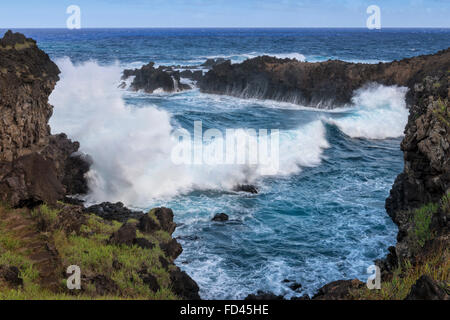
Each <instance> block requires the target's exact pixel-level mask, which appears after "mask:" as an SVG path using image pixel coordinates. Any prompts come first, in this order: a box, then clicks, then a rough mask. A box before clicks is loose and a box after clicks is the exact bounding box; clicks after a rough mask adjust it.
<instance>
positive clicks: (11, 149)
mask: <svg viewBox="0 0 450 320" xmlns="http://www.w3.org/2000/svg"><path fill="white" fill-rule="evenodd" d="M59 73H60V71H59V69H58V67H57V66H56V64H54V63H53V62H52V61H51V60H50V58H49V57H48V55H47V54H46V53H44V52H43V51H42V50H40V49H39V48H38V47H37V45H36V42H35V41H34V40H33V39H28V38H25V36H24V35H22V34H19V33H12V32H11V31H8V32H7V33H6V34H5V35H4V37H3V39H0V114H1V115H2V118H1V125H0V161H8V162H11V161H13V160H14V159H17V158H19V157H21V156H24V155H27V154H30V153H32V152H36V151H38V150H40V149H42V148H43V147H45V146H46V145H47V144H48V139H49V137H50V127H49V126H48V120H49V119H50V117H51V115H52V106H51V105H50V104H49V103H48V97H49V95H50V93H51V92H52V90H53V88H54V87H55V84H56V82H57V81H58V80H59V76H58V75H59Z"/></svg>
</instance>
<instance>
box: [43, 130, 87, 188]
mask: <svg viewBox="0 0 450 320" xmlns="http://www.w3.org/2000/svg"><path fill="white" fill-rule="evenodd" d="M79 148H80V144H79V143H78V142H72V141H71V140H70V139H68V138H67V135H66V134H64V133H61V134H58V135H53V136H50V138H49V144H48V146H47V147H46V148H45V149H44V150H43V151H42V152H41V154H42V155H44V156H45V157H46V158H47V159H50V160H52V161H53V163H54V164H55V167H56V171H57V176H58V179H59V180H60V181H61V183H62V184H63V185H64V187H65V188H66V194H68V195H77V194H87V193H88V192H89V188H88V183H87V179H86V178H85V175H86V173H87V172H88V171H89V169H90V167H91V165H92V162H93V161H92V159H91V158H90V157H89V156H88V155H85V154H82V153H79V152H78V149H79Z"/></svg>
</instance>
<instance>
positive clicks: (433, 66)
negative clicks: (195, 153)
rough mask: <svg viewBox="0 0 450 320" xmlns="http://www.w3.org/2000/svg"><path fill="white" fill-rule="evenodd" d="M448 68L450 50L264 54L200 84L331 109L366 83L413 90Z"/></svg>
mask: <svg viewBox="0 0 450 320" xmlns="http://www.w3.org/2000/svg"><path fill="white" fill-rule="evenodd" d="M449 67H450V49H447V50H443V51H441V52H438V53H436V54H433V55H427V56H419V57H414V58H409V59H404V60H401V61H394V62H391V63H379V64H362V63H348V62H343V61H337V60H330V61H326V62H317V63H310V62H299V61H296V60H291V59H278V58H274V57H268V56H262V57H257V58H254V59H250V60H246V61H244V62H242V63H240V64H231V62H230V61H226V62H223V63H220V64H218V65H215V66H213V68H212V69H211V70H210V71H209V72H208V73H206V74H205V76H204V77H203V79H202V80H200V81H199V83H198V85H199V87H200V90H201V91H202V92H204V93H212V94H226V95H231V96H236V97H241V98H257V99H271V100H277V101H283V102H290V103H296V104H302V105H306V106H314V107H317V106H318V107H324V108H330V107H335V106H341V105H343V104H347V103H349V102H351V98H352V95H353V92H354V91H355V90H356V89H359V88H361V87H364V86H365V85H367V84H369V83H372V82H377V83H379V84H384V85H398V86H406V87H409V88H412V87H413V86H414V85H415V84H416V83H418V82H420V81H422V79H423V78H424V77H425V76H430V75H435V74H439V73H442V70H447V69H448V68H449Z"/></svg>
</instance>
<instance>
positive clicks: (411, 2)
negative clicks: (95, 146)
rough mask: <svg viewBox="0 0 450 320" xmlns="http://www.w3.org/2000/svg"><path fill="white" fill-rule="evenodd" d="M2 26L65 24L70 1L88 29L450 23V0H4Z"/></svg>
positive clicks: (427, 25)
mask: <svg viewBox="0 0 450 320" xmlns="http://www.w3.org/2000/svg"><path fill="white" fill-rule="evenodd" d="M1 2H2V3H1V4H0V28H20V27H23V28H46V27H54V28H58V27H59V28H64V27H65V26H66V20H67V18H68V15H67V14H66V8H67V7H68V6H69V5H78V6H79V7H80V8H81V12H82V20H81V21H82V27H83V28H88V27H91V28H95V27H365V26H366V19H367V17H368V15H367V14H366V9H367V7H368V6H369V5H373V4H375V5H378V6H379V7H380V8H381V14H382V15H381V19H382V20H381V22H382V27H446V28H449V27H450V18H449V17H450V0H368V1H366V0H68V1H67V0H52V1H50V0H14V1H11V0H2V1H1Z"/></svg>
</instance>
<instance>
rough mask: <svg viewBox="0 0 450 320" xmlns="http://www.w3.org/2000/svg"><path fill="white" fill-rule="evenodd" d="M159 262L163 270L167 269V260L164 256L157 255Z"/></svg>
mask: <svg viewBox="0 0 450 320" xmlns="http://www.w3.org/2000/svg"><path fill="white" fill-rule="evenodd" d="M158 260H159V263H161V266H162V267H163V269H164V270H169V261H167V260H166V259H165V258H164V257H162V256H159V258H158Z"/></svg>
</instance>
